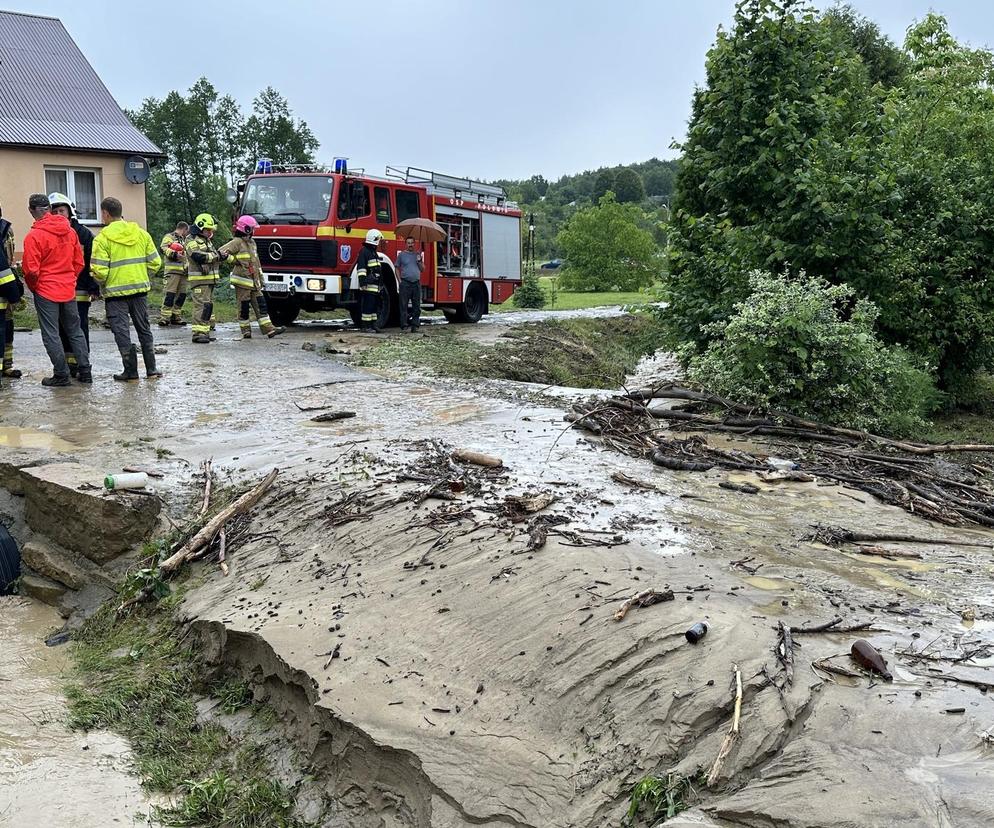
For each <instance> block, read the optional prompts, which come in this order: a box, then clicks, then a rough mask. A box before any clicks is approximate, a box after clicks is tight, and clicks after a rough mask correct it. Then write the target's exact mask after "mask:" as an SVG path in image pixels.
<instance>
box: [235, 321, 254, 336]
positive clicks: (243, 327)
mask: <svg viewBox="0 0 994 828" xmlns="http://www.w3.org/2000/svg"><path fill="white" fill-rule="evenodd" d="M238 329H239V330H240V331H241V332H242V339H251V338H252V326H251V325H250V324H249V323H248V322H242V321H240V320H239V322H238Z"/></svg>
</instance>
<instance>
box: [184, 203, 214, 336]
mask: <svg viewBox="0 0 994 828" xmlns="http://www.w3.org/2000/svg"><path fill="white" fill-rule="evenodd" d="M215 230H217V222H216V221H215V220H214V216H212V215H211V214H210V213H201V214H200V215H199V216H197V217H196V218H195V219H194V220H193V227H191V228H190V235H189V237H188V238H187V240H186V244H185V248H186V261H187V268H188V271H187V272H188V274H189V275H188V276H187V278H188V280H189V282H190V295H191V296H192V297H193V318H192V321H191V325H190V331H191V332H192V334H193V341H194V342H195V343H196V344H198V345H207V344H209V343H210V342H211V327H212V324H211V323H212V321H213V315H214V288H215V287H216V286H217V282H218V279H220V272H219V267H220V261H221V257H220V256H219V255H218V252H217V248H216V247H214V242H213V241H212V239H213V238H214V231H215Z"/></svg>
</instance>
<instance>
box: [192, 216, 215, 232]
mask: <svg viewBox="0 0 994 828" xmlns="http://www.w3.org/2000/svg"><path fill="white" fill-rule="evenodd" d="M193 223H194V224H195V225H197V228H198V229H199V230H217V222H216V221H214V216H212V215H211V214H210V213H201V214H200V215H199V216H197V217H196V218H195V219H194V220H193Z"/></svg>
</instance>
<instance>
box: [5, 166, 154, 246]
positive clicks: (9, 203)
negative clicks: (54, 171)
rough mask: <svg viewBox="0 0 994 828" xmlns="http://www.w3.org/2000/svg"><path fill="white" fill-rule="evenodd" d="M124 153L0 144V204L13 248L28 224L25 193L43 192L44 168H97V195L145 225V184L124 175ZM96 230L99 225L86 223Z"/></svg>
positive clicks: (26, 194)
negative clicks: (111, 200) (114, 201)
mask: <svg viewBox="0 0 994 828" xmlns="http://www.w3.org/2000/svg"><path fill="white" fill-rule="evenodd" d="M125 158H126V156H124V155H99V154H96V153H85V152H59V151H57V150H36V149H18V148H14V147H0V206H2V207H3V217H4V218H5V219H7V220H8V221H10V222H11V223H12V224H13V225H14V236H15V238H16V239H17V249H18V251H20V250H21V241H22V240H23V239H24V234H25V232H27V230H28V228H29V227H30V226H31V216H30V215H29V214H28V196H29V195H31V194H32V193H42V192H45V167H76V168H83V169H92V170H99V171H100V176H99V180H100V184H99V192H98V194H97V195H98V198H104V197H106V196H114V197H115V198H119V199H120V200H121V204H123V205H124V217H125V218H126V219H128V220H129V221H136V222H138V224H140V225H141V226H142V227H145V226H146V216H145V185H144V184H132V183H131V182H130V181H128V180H127V179H126V178H125V177H124V159H125ZM87 225H88V226H89V227H90V228H91V229H92V230H93V232H97V231H98V230H99V229H100V227H101V225H100V224H99V222H98V223H96V224H93V223H92V222H87Z"/></svg>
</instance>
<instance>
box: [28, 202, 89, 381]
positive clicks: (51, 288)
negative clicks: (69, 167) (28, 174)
mask: <svg viewBox="0 0 994 828" xmlns="http://www.w3.org/2000/svg"><path fill="white" fill-rule="evenodd" d="M28 212H29V213H31V216H32V218H34V220H35V222H34V224H33V225H31V229H30V230H29V231H28V233H27V235H26V236H25V237H24V256H23V258H22V260H21V272H22V273H23V274H24V281H25V283H26V284H27V286H28V288H29V289H30V291H31V292H32V293H33V294H34V301H35V310H36V311H37V313H38V324H39V327H40V328H41V339H42V342H44V343H45V350H46V351H47V352H48V358H49V359H50V360H52V369H53V371H52V376H51V377H45V379H43V380H42V381H41V384H42V385H45V386H49V387H53V386H54V387H58V386H64V385H69V365H68V363H67V362H66V355H65V352H64V351H63V349H62V340H61V339H60V338H59V325H60V324H61V325H62V327H63V329H64V330H65V331H66V334H67V335H68V337H69V344H70V345H71V347H72V352H73V354H74V355H75V357H76V365H77V366H78V368H79V381H80V382H82V383H87V384H89V383H91V382H93V377H92V374H91V372H90V354H89V350H88V349H87V347H86V339H85V338H84V337H83V331H82V329H81V328H80V325H79V312H78V311H77V310H76V276H77V274H78V273H79V272H80V271H81V270H82V269H83V249H82V248H81V247H80V245H79V238H78V237H77V236H76V231H75V230H73V228H72V225H71V224H70V223H69V219H67V218H66V217H65V216H57V215H55V214H53V213H52V212H50V210H49V202H48V196H46V195H44V194H42V193H35V194H34V195H32V196H31V197H30V198H29V199H28Z"/></svg>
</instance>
